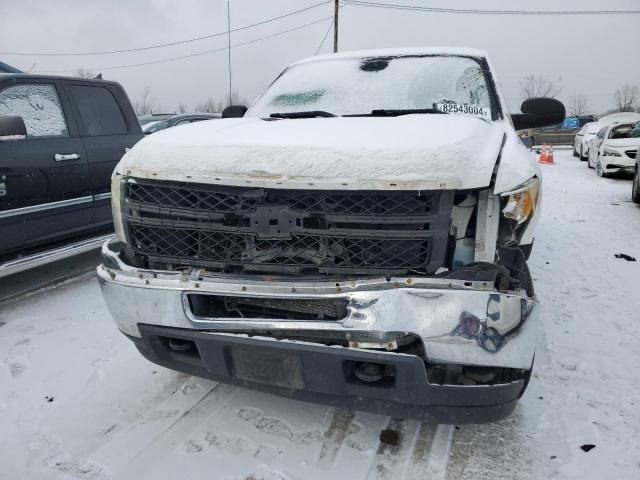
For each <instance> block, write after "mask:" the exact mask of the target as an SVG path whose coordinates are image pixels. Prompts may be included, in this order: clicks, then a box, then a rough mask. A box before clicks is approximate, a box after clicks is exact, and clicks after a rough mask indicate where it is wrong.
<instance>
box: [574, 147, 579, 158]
mask: <svg viewBox="0 0 640 480" xmlns="http://www.w3.org/2000/svg"><path fill="white" fill-rule="evenodd" d="M573 156H574V157H578V156H579V155H578V151H577V150H576V146H575V145H574V146H573Z"/></svg>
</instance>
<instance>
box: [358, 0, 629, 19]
mask: <svg viewBox="0 0 640 480" xmlns="http://www.w3.org/2000/svg"><path fill="white" fill-rule="evenodd" d="M346 3H347V4H348V5H354V6H359V7H374V8H389V9H394V10H410V11H418V12H432V13H467V14H474V15H616V14H638V13H640V10H478V9H472V8H440V7H423V6H419V5H402V4H397V3H379V2H368V1H361V0H346Z"/></svg>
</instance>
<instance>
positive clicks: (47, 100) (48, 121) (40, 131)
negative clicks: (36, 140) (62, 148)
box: [0, 84, 68, 137]
mask: <svg viewBox="0 0 640 480" xmlns="http://www.w3.org/2000/svg"><path fill="white" fill-rule="evenodd" d="M0 115H17V116H19V117H22V119H23V120H24V123H25V126H26V127H27V135H29V136H32V137H45V136H66V135H68V132H67V124H66V122H65V120H64V115H63V113H62V108H61V106H60V100H59V99H58V94H57V93H56V89H55V87H54V86H53V85H34V84H31V85H14V86H11V87H8V88H6V89H4V90H2V91H1V92H0Z"/></svg>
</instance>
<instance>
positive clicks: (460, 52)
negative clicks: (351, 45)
mask: <svg viewBox="0 0 640 480" xmlns="http://www.w3.org/2000/svg"><path fill="white" fill-rule="evenodd" d="M408 55H456V56H464V57H478V58H485V57H487V52H485V51H484V50H478V49H475V48H464V47H396V48H381V49H375V50H352V51H346V52H339V53H329V54H327V55H317V56H315V57H309V58H305V59H302V60H299V61H297V62H295V63H293V64H291V66H294V65H300V64H302V63H309V62H317V61H321V60H328V59H335V58H367V57H401V56H408Z"/></svg>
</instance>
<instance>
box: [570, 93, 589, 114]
mask: <svg viewBox="0 0 640 480" xmlns="http://www.w3.org/2000/svg"><path fill="white" fill-rule="evenodd" d="M568 107H569V114H571V115H586V113H587V110H588V109H589V107H587V97H586V96H584V95H582V94H578V95H573V96H572V97H571V98H569V103H568Z"/></svg>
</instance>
